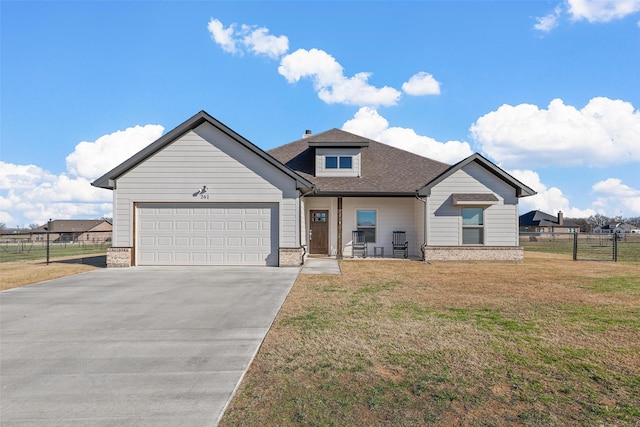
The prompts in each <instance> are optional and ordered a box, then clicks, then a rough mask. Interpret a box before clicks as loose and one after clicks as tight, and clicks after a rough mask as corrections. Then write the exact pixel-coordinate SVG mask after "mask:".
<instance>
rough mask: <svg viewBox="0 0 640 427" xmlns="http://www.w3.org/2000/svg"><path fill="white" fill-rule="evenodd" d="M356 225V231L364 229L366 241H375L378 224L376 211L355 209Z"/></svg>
mask: <svg viewBox="0 0 640 427" xmlns="http://www.w3.org/2000/svg"><path fill="white" fill-rule="evenodd" d="M356 225H357V228H358V231H364V238H365V240H366V241H367V243H373V242H375V241H376V227H377V225H378V212H377V211H375V210H371V209H369V210H364V209H363V210H357V211H356Z"/></svg>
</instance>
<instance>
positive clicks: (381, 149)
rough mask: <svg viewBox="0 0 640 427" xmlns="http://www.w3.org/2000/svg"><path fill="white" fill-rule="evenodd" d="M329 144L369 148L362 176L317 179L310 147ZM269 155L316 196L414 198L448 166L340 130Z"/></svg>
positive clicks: (305, 139) (285, 147) (274, 150)
mask: <svg viewBox="0 0 640 427" xmlns="http://www.w3.org/2000/svg"><path fill="white" fill-rule="evenodd" d="M324 142H329V143H332V145H333V146H340V145H341V143H344V146H345V147H348V146H353V144H363V145H364V144H365V143H366V144H368V146H363V147H362V148H361V150H362V151H361V153H362V157H361V158H362V164H361V176H360V177H358V178H354V177H316V176H315V152H314V149H313V148H310V147H309V145H310V144H311V145H315V143H324ZM268 153H269V154H270V155H271V156H273V157H274V158H275V159H277V160H279V161H280V162H282V163H284V164H285V165H286V166H288V167H289V168H291V169H293V170H294V171H295V172H297V173H298V174H300V175H301V176H303V177H304V178H306V179H307V180H309V181H311V182H312V183H314V184H315V186H316V194H331V193H341V194H348V193H350V194H363V195H366V194H379V193H387V194H415V193H416V191H417V190H418V189H420V188H422V187H423V186H424V185H425V184H427V183H428V182H429V181H431V180H433V179H434V178H436V177H437V176H439V175H440V174H442V173H443V172H444V171H446V170H447V169H448V168H449V165H447V164H445V163H441V162H438V161H435V160H432V159H428V158H426V157H422V156H418V155H416V154H413V153H410V152H408V151H404V150H400V149H398V148H394V147H391V146H389V145H386V144H382V143H380V142H376V141H373V140H371V139H367V138H364V137H361V136H358V135H354V134H352V133H349V132H345V131H343V130H340V129H331V130H328V131H326V132H322V133H319V134H316V135H313V136H310V137H307V138H303V139H300V140H298V141H294V142H291V143H289V144H286V145H283V146H281V147H277V148H274V149H272V150H269V151H268Z"/></svg>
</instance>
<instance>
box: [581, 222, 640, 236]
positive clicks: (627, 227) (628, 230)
mask: <svg viewBox="0 0 640 427" xmlns="http://www.w3.org/2000/svg"><path fill="white" fill-rule="evenodd" d="M593 232H594V233H604V234H614V233H618V234H640V228H638V227H636V226H635V225H633V224H627V223H624V222H619V223H617V224H607V225H603V226H600V227H595V228H594V229H593Z"/></svg>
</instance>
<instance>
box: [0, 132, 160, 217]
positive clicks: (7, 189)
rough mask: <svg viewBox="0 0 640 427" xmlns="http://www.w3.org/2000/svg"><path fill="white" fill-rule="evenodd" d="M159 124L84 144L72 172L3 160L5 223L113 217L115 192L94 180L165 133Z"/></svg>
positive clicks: (0, 207)
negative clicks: (48, 169)
mask: <svg viewBox="0 0 640 427" xmlns="http://www.w3.org/2000/svg"><path fill="white" fill-rule="evenodd" d="M163 130H164V128H163V127H162V126H160V125H146V126H135V127H131V128H127V129H125V130H124V131H117V132H114V133H111V134H108V135H104V136H102V137H100V138H98V139H97V140H96V141H95V142H87V141H83V142H80V143H79V144H78V145H76V147H75V149H74V151H73V153H71V154H69V155H68V156H67V159H66V161H67V171H66V172H65V173H62V174H60V175H55V174H52V173H51V172H49V171H46V170H44V169H42V168H40V167H38V166H35V165H16V164H12V163H5V162H0V222H4V223H5V224H7V226H8V227H14V226H17V225H19V226H25V225H26V224H31V223H37V224H43V223H44V222H46V220H47V219H49V218H54V219H65V218H72V217H84V218H86V217H94V218H96V217H101V216H111V211H112V207H111V198H112V194H111V191H108V190H103V189H99V188H95V187H92V186H91V181H92V180H93V179H95V178H97V177H99V176H101V175H102V174H104V173H106V172H107V171H109V170H110V169H112V168H113V167H114V166H117V165H118V164H119V163H121V162H123V161H124V160H126V159H127V158H129V157H131V156H132V155H133V154H135V153H136V152H138V151H140V150H141V149H142V148H144V147H145V146H147V145H148V144H149V143H151V142H153V141H154V140H156V139H157V138H159V137H160V136H161V135H162V132H163Z"/></svg>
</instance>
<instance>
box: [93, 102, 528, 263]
mask: <svg viewBox="0 0 640 427" xmlns="http://www.w3.org/2000/svg"><path fill="white" fill-rule="evenodd" d="M305 136H306V137H305V138H303V139H301V140H299V141H295V142H292V143H290V144H287V145H284V146H282V147H279V148H275V149H273V150H271V151H269V152H265V151H263V150H261V149H260V148H258V147H257V146H255V145H254V144H252V143H251V142H249V141H248V140H246V139H245V138H243V137H242V136H240V135H239V134H237V133H236V132H234V131H233V130H231V129H229V128H228V127H226V126H225V125H223V124H222V123H220V122H218V121H217V120H216V119H214V118H213V117H211V116H210V115H208V114H207V113H205V112H204V111H201V112H200V113H198V114H196V115H195V116H193V117H191V118H190V119H189V120H187V121H186V122H184V123H182V124H181V125H179V126H178V127H176V128H175V129H173V130H171V131H170V132H168V133H167V134H165V135H164V136H162V137H161V138H160V139H158V140H157V141H155V142H154V143H152V144H151V145H149V146H148V147H146V148H145V149H143V150H142V151H140V152H139V153H137V154H136V155H134V156H133V157H132V158H130V159H129V160H127V161H125V162H124V163H122V164H121V165H119V166H117V167H116V168H114V169H113V170H111V171H109V172H107V173H106V174H105V175H104V176H102V177H100V178H98V179H97V180H96V181H95V182H93V183H92V185H94V186H96V187H100V188H106V189H110V190H113V215H114V234H113V247H112V248H111V249H110V251H109V254H108V264H109V265H111V266H129V265H271V266H278V265H279V266H287V265H300V264H301V263H302V262H303V260H304V256H305V255H306V254H307V253H310V254H317V255H325V256H327V255H331V256H336V257H339V258H340V257H343V256H351V254H352V252H351V240H352V231H354V230H363V231H364V232H365V234H366V236H367V239H368V240H369V247H370V250H369V255H372V254H373V249H374V247H377V248H378V253H380V252H381V251H382V249H381V248H384V253H385V255H386V256H390V255H391V253H392V250H391V249H392V247H391V243H392V233H393V231H396V230H401V231H405V232H406V237H407V240H408V241H409V255H410V256H413V257H422V256H423V251H424V256H425V257H426V259H429V260H433V259H455V260H459V259H492V260H494V259H503V260H515V261H519V260H521V259H522V248H520V247H519V246H518V198H519V197H526V196H530V195H533V194H535V192H534V191H533V190H532V189H530V188H529V187H527V186H526V185H524V184H522V183H521V182H519V181H517V180H516V179H515V178H513V177H512V176H510V175H509V174H507V173H506V172H505V171H503V170H502V169H500V168H499V167H497V166H496V165H494V164H493V163H491V162H490V161H489V160H487V159H486V158H484V157H482V156H481V155H479V154H474V155H472V156H470V157H468V158H467V159H464V160H463V161H461V162H459V163H457V164H455V165H453V166H450V165H447V164H444V163H440V162H437V161H434V160H430V159H427V158H425V157H421V156H418V155H415V154H412V153H409V152H406V151H403V150H399V149H397V148H393V147H391V146H388V145H385V144H381V143H379V142H376V141H372V140H369V139H367V138H363V137H360V136H357V135H354V134H351V133H348V132H344V131H341V130H338V129H332V130H330V131H327V132H323V133H320V134H317V135H310V134H309V133H308V134H307V135H305Z"/></svg>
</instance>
